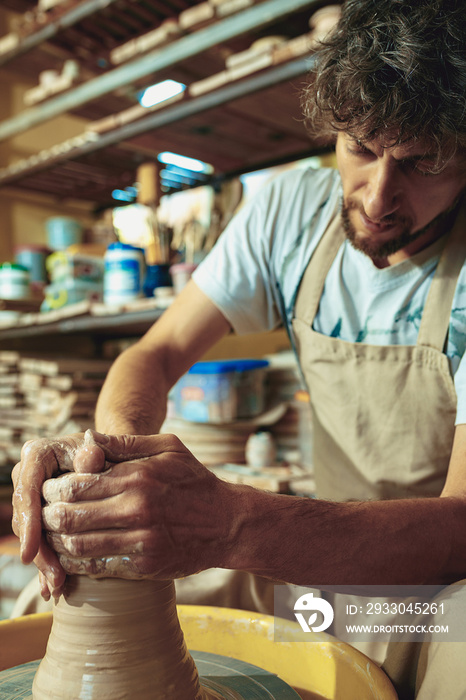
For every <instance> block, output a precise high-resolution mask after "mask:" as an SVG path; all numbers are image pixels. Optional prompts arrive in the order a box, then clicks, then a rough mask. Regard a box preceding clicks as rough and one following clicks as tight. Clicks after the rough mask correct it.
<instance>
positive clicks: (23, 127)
mask: <svg viewBox="0 0 466 700" xmlns="http://www.w3.org/2000/svg"><path fill="white" fill-rule="evenodd" d="M339 11H340V7H339V5H338V4H335V3H332V4H329V3H325V2H321V1H316V0H314V1H310V0H287V2H283V0H207V1H203V2H202V1H201V2H196V1H193V0H169V1H168V2H160V1H159V0H2V3H1V7H0V82H1V93H2V100H1V101H0V221H1V234H2V235H1V236H0V496H1V498H0V536H1V539H0V617H8V615H9V614H10V612H11V609H12V606H13V603H14V600H15V598H16V596H17V595H18V593H19V591H20V590H21V589H22V587H23V586H24V585H25V583H26V582H27V581H28V580H29V579H30V578H31V576H32V575H33V574H34V567H33V566H32V565H31V566H30V567H25V566H23V565H22V564H21V563H20V561H19V551H18V543H17V540H16V538H15V537H14V536H13V535H12V533H11V525H10V519H11V491H12V486H11V477H10V475H11V469H12V467H13V466H14V464H15V463H16V461H17V460H18V459H19V456H20V449H21V445H22V444H23V443H24V442H25V441H26V440H29V439H31V438H34V437H47V436H58V435H61V434H67V433H69V432H76V431H81V430H85V429H86V428H88V427H92V425H93V411H94V406H95V401H96V398H97V396H98V392H99V390H100V387H101V385H102V383H103V381H104V379H105V376H106V373H107V371H108V368H109V366H110V364H111V362H112V360H113V359H114V358H115V357H116V356H117V355H118V353H119V352H121V351H122V350H123V349H124V348H125V347H127V346H128V344H130V343H132V342H135V340H136V339H137V338H138V337H140V336H141V334H143V333H144V332H145V331H146V330H147V329H148V328H149V327H150V325H151V324H152V323H153V322H154V321H156V320H157V318H159V317H160V315H161V314H163V312H164V310H165V309H166V308H167V307H168V306H169V305H170V303H172V301H173V299H174V298H175V296H176V294H177V293H179V291H180V290H181V289H182V288H183V286H184V285H185V284H186V282H187V281H188V280H189V277H190V275H191V273H192V271H193V270H194V269H195V267H196V265H197V264H199V262H200V261H201V260H202V259H203V257H204V256H205V255H206V254H207V253H208V251H209V250H210V249H211V248H212V247H213V245H215V242H216V240H217V239H218V237H219V236H220V235H221V233H222V231H223V230H224V229H225V227H226V225H227V224H228V222H229V221H230V219H231V217H232V216H233V215H234V213H235V212H236V211H237V210H238V209H239V208H240V207H241V206H242V205H243V204H244V202H245V201H246V199H248V198H249V197H250V196H252V195H253V194H254V193H255V192H256V191H257V190H258V189H259V188H260V187H261V186H262V185H263V184H264V183H265V182H267V181H269V180H270V179H271V178H273V177H274V176H275V175H276V174H277V173H279V172H281V171H283V170H284V169H286V168H303V167H313V168H319V167H322V166H326V167H328V166H330V167H333V165H334V156H333V153H332V152H331V150H329V149H328V148H326V147H324V146H323V144H322V143H320V142H319V140H318V139H314V140H312V139H311V138H310V136H309V135H308V134H307V133H306V130H305V126H304V124H303V119H302V116H301V108H300V93H301V90H302V88H303V86H304V85H305V82H306V74H307V72H308V70H309V68H310V66H311V65H312V61H313V55H314V53H315V49H316V46H317V44H318V41H319V39H320V38H322V37H323V36H325V34H326V33H327V32H328V30H329V28H331V27H332V26H334V23H335V21H336V20H337V18H338V15H339ZM163 430H164V431H165V432H173V433H176V434H178V435H179V437H180V438H181V439H182V440H183V441H184V442H185V443H186V445H187V446H188V447H189V448H190V449H191V450H192V452H193V453H194V454H195V455H196V456H197V457H198V458H199V459H200V460H201V461H202V462H203V463H204V464H206V465H207V466H209V467H210V468H212V469H213V470H215V471H216V472H217V473H218V474H219V475H220V476H221V477H222V478H225V479H228V480H231V481H234V482H240V483H241V482H243V483H250V484H253V485H255V486H258V487H259V488H266V489H269V490H273V491H279V492H283V493H299V494H303V495H307V496H309V497H312V495H313V479H312V424H311V417H310V411H309V405H308V397H307V394H306V392H305V390H304V387H303V386H302V384H301V380H300V377H299V375H298V372H297V367H296V362H295V359H294V356H293V353H292V351H291V348H290V345H289V341H288V338H287V336H286V333H285V332H284V330H282V329H277V330H276V331H274V332H271V333H268V334H259V335H251V336H246V337H241V338H239V337H235V336H230V337H228V338H227V339H225V340H223V341H222V342H221V343H219V344H218V345H217V346H215V348H214V349H213V350H211V351H210V352H209V354H208V355H207V356H206V357H205V358H203V360H202V362H201V363H198V364H197V365H196V366H194V367H193V368H191V370H190V372H189V373H187V374H186V375H185V377H183V378H182V379H181V380H180V382H179V383H178V384H177V385H176V386H175V387H174V389H173V391H172V393H171V395H170V399H169V406H168V413H167V419H166V422H165V424H164V426H163Z"/></svg>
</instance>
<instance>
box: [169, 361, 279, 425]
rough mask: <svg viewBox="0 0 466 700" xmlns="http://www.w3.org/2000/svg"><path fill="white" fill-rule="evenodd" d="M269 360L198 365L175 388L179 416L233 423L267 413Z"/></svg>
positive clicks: (190, 419) (186, 418)
mask: <svg viewBox="0 0 466 700" xmlns="http://www.w3.org/2000/svg"><path fill="white" fill-rule="evenodd" d="M268 364H269V363H268V361H267V360H255V359H238V360H218V361H214V362H196V364H194V365H193V366H192V367H191V369H190V370H189V371H188V372H187V373H186V374H185V375H183V377H181V379H180V380H179V381H178V382H177V384H176V385H175V387H174V391H173V393H174V405H175V415H176V416H177V417H179V418H183V419H185V420H189V421H194V422H198V423H229V422H231V421H235V420H238V419H244V418H246V419H247V418H252V417H253V416H256V415H258V414H260V413H261V412H262V411H263V410H264V378H265V369H266V367H267V366H268Z"/></svg>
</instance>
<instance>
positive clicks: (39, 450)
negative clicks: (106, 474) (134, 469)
mask: <svg viewBox="0 0 466 700" xmlns="http://www.w3.org/2000/svg"><path fill="white" fill-rule="evenodd" d="M104 468H105V456H104V453H103V451H102V449H101V448H100V447H98V446H97V445H96V444H95V442H94V433H93V432H92V431H90V430H89V431H87V432H86V433H85V434H83V433H76V434H74V435H68V436H66V437H62V438H57V439H55V440H50V439H45V438H44V439H38V440H30V441H29V442H27V443H26V444H25V445H24V446H23V449H22V451H21V461H20V462H19V463H18V464H17V465H16V466H15V468H14V469H13V472H12V479H13V485H14V493H13V522H12V526H13V531H14V532H15V534H16V535H17V536H18V537H19V538H20V540H21V559H22V561H23V562H24V563H25V564H29V563H30V562H31V561H34V563H35V564H36V566H37V567H38V569H39V572H40V580H41V592H42V595H43V597H44V598H46V599H48V598H49V597H50V593H52V594H53V595H55V596H57V595H59V594H60V593H61V590H62V587H63V584H64V581H65V572H64V571H63V568H62V567H61V566H60V563H59V561H58V559H57V556H56V554H55V552H53V550H51V549H50V548H49V547H48V546H47V543H46V541H45V539H44V536H43V530H42V505H43V503H42V498H41V492H42V485H43V483H44V482H45V481H46V480H47V479H50V478H51V477H54V476H57V475H59V474H61V473H63V472H66V471H70V470H75V471H76V472H83V471H85V472H98V471H101V470H102V469H104Z"/></svg>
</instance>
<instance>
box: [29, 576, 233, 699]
mask: <svg viewBox="0 0 466 700" xmlns="http://www.w3.org/2000/svg"><path fill="white" fill-rule="evenodd" d="M32 697H33V699H34V700H51V699H54V698H57V699H60V700H64V699H66V700H77V699H78V698H80V699H82V700H120V699H121V700H128V699H129V698H134V699H136V698H137V700H149V699H150V700H208V699H213V698H218V697H220V696H218V695H217V694H216V693H213V692H211V691H206V690H205V689H203V688H201V687H200V684H199V678H198V674H197V669H196V666H195V664H194V661H193V659H192V657H191V655H190V654H189V652H188V650H187V648H186V644H185V641H184V637H183V633H182V631H181V628H180V625H179V621H178V616H177V613H176V605H175V592H174V584H173V582H172V581H150V580H142V581H126V580H122V579H109V578H107V579H93V578H89V577H87V576H68V579H67V584H66V590H65V594H64V595H62V596H61V597H60V599H59V600H58V602H56V603H55V605H54V610H53V625H52V631H51V633H50V637H49V641H48V646H47V651H46V655H45V657H44V658H43V660H42V661H41V663H40V666H39V668H38V671H37V673H36V676H35V679H34V684H33V694H32Z"/></svg>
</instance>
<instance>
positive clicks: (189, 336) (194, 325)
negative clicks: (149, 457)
mask: <svg viewBox="0 0 466 700" xmlns="http://www.w3.org/2000/svg"><path fill="white" fill-rule="evenodd" d="M230 330H231V328H230V325H229V323H228V321H227V320H226V319H225V317H224V316H223V315H222V314H221V312H220V311H219V310H218V309H217V307H216V306H214V304H213V303H212V302H211V301H210V300H209V299H208V297H206V296H205V294H204V293H203V292H201V290H200V289H199V287H197V285H196V284H195V283H194V282H193V281H192V280H191V281H190V282H189V283H188V284H187V285H186V287H185V288H184V289H183V291H182V293H181V294H180V295H179V296H178V297H177V298H176V299H175V301H174V302H173V304H172V305H171V306H170V308H169V309H167V311H165V313H164V314H163V315H162V316H161V318H160V319H159V320H158V321H157V322H156V323H155V324H154V325H153V326H152V328H151V329H150V330H149V331H148V332H147V333H146V334H145V335H144V336H143V337H142V338H141V339H140V340H139V341H138V342H137V343H136V344H135V345H133V346H132V347H131V348H129V349H128V350H126V351H125V352H123V353H122V354H121V355H120V356H119V357H118V358H117V359H116V360H115V362H114V364H113V365H112V367H111V369H110V372H109V373H108V377H107V379H106V381H105V383H104V386H103V387H102V391H101V393H100V396H99V399H98V402H97V409H96V419H95V420H96V429H97V430H99V431H101V432H104V433H112V434H122V433H128V434H133V435H149V434H154V433H157V432H158V431H159V429H160V426H161V425H162V423H163V420H164V418H165V411H166V403H167V396H168V392H169V390H170V389H171V387H172V386H173V385H174V384H175V382H176V381H177V380H178V379H179V378H180V377H181V375H182V374H184V373H185V372H186V371H187V370H188V369H189V367H191V365H192V364H193V363H194V362H196V361H197V360H199V358H200V357H202V355H203V354H204V353H205V351H206V350H208V349H209V348H210V347H211V346H212V345H214V343H216V342H217V340H220V338H222V337H223V336H224V335H226V333H228V332H229V331H230Z"/></svg>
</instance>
